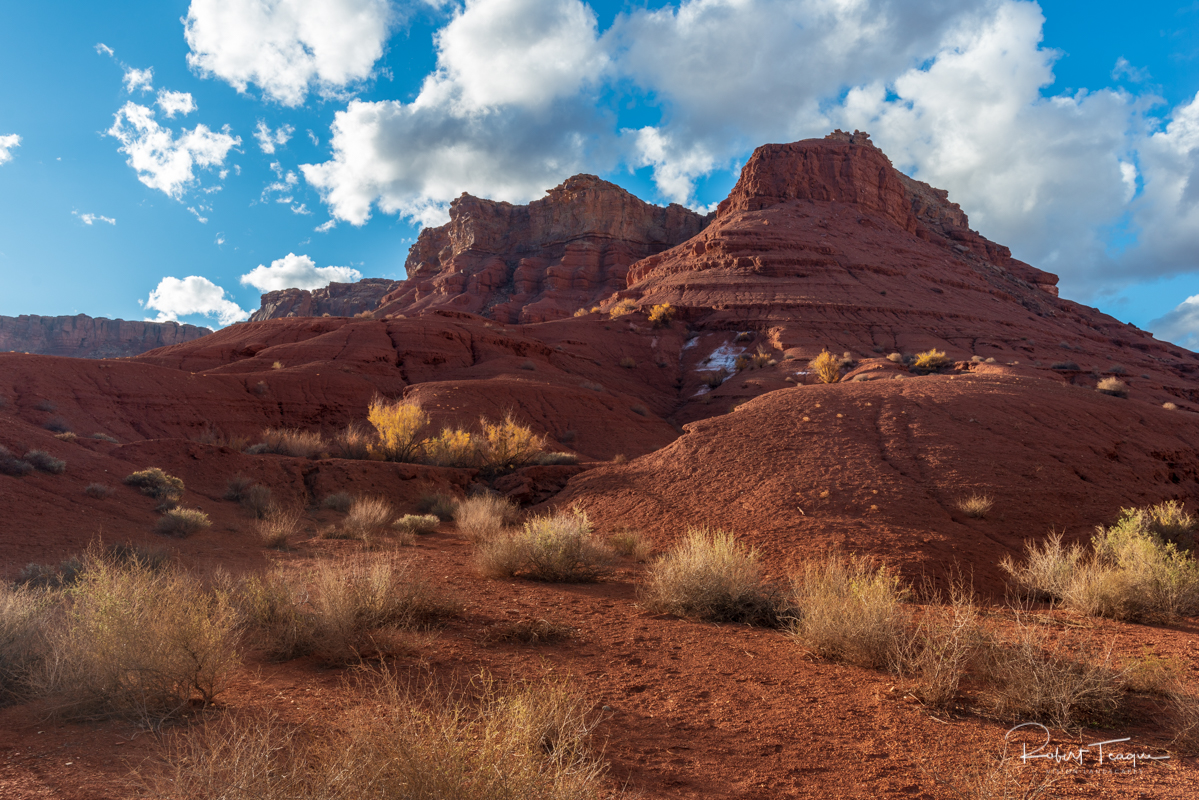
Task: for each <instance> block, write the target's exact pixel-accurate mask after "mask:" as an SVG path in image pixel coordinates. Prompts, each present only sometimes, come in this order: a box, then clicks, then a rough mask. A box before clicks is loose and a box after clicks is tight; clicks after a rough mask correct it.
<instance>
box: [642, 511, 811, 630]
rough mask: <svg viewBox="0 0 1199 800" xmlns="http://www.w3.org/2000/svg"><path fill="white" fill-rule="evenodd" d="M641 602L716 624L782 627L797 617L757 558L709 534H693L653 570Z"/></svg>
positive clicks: (727, 536) (730, 541)
mask: <svg viewBox="0 0 1199 800" xmlns="http://www.w3.org/2000/svg"><path fill="white" fill-rule="evenodd" d="M641 597H642V602H644V603H645V604H646V606H647V607H649V608H651V609H653V610H655V611H661V612H665V613H668V614H677V615H679V616H682V617H694V618H697V619H703V620H709V621H711V622H744V623H748V624H751V625H764V626H767V627H779V626H781V625H783V624H784V623H785V621H786V618H787V617H788V616H790V614H791V613H792V609H791V607H790V605H789V604H788V602H787V600H786V598H785V597H784V595H783V593H782V592H781V591H779V590H778V588H777V587H775V586H773V585H771V584H769V583H768V582H767V581H766V580H765V579H764V578H763V576H762V568H761V565H760V563H759V559H758V554H757V552H756V551H755V550H754V549H753V548H750V547H745V546H744V545H742V544H740V543H739V542H737V541H736V540H735V539H734V538H733V536H732V534H729V533H725V532H724V531H719V530H717V531H709V530H708V529H707V528H691V529H690V530H688V531H687V534H686V536H684V538H683V540H682V541H681V542H679V543H678V544H677V545H675V546H674V547H672V548H671V549H670V550H669V551H667V552H666V554H665V555H663V556H662V557H660V558H659V559H658V560H657V561H655V562H654V563H653V564H651V565H650V568H649V570H648V571H647V573H646V577H645V583H644V585H643V586H642V587H641Z"/></svg>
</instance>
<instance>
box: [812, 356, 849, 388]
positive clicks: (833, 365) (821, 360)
mask: <svg viewBox="0 0 1199 800" xmlns="http://www.w3.org/2000/svg"><path fill="white" fill-rule="evenodd" d="M808 369H809V370H811V371H812V372H813V373H815V375H816V379H817V380H819V381H820V382H821V383H836V382H837V381H839V380H841V361H840V360H839V359H838V358H837V357H836V356H835V355H833V354H832V353H830V352H829V351H828V350H821V351H820V355H818V356H816V357H815V358H813V359H812V360H811V361H809V362H808Z"/></svg>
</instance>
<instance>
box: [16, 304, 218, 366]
mask: <svg viewBox="0 0 1199 800" xmlns="http://www.w3.org/2000/svg"><path fill="white" fill-rule="evenodd" d="M210 333H212V331H211V330H209V329H208V328H201V327H197V326H195V325H181V324H179V323H178V322H137V321H133V320H126V319H106V318H104V317H89V316H87V315H86V314H76V315H75V316H73V317H43V316H39V315H37V314H22V315H20V316H19V317H4V316H0V352H18V353H36V354H38V355H49V356H72V357H74V358H120V357H123V356H136V355H139V354H141V353H144V352H146V351H147V350H153V349H155V348H157V347H166V346H168V345H173V344H183V343H184V342H190V341H192V340H193V339H199V338H200V337H201V336H207V335H208V334H210Z"/></svg>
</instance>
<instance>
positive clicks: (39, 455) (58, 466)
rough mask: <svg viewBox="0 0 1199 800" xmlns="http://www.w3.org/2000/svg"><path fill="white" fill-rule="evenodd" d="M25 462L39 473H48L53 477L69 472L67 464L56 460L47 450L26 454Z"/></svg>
mask: <svg viewBox="0 0 1199 800" xmlns="http://www.w3.org/2000/svg"><path fill="white" fill-rule="evenodd" d="M25 461H27V462H28V463H29V464H31V465H32V466H33V468H34V469H36V470H37V471H38V472H48V473H50V474H51V475H61V474H62V473H64V472H66V471H67V462H65V461H63V460H62V459H61V458H55V457H54V456H52V455H50V454H49V453H47V452H46V451H45V450H30V451H29V452H28V453H26V454H25Z"/></svg>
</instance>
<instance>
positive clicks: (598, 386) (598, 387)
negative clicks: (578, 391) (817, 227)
mask: <svg viewBox="0 0 1199 800" xmlns="http://www.w3.org/2000/svg"><path fill="white" fill-rule="evenodd" d="M579 387H580V388H582V389H590V390H591V391H593V392H602V391H603V390H604V385H603V384H602V383H596V382H595V381H583V382H582V383H580V384H579Z"/></svg>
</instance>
